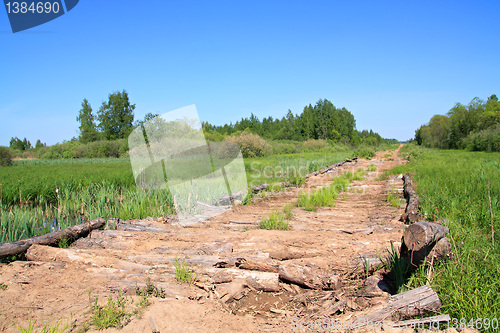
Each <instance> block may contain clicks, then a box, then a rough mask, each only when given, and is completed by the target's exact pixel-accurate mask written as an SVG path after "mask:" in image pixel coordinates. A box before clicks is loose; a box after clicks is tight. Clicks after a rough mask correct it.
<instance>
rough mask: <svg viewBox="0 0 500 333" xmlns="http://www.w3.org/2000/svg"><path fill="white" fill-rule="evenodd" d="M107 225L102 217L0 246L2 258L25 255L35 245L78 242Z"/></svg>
mask: <svg viewBox="0 0 500 333" xmlns="http://www.w3.org/2000/svg"><path fill="white" fill-rule="evenodd" d="M105 223H106V220H105V219H104V218H102V217H100V218H98V219H95V220H91V221H88V222H83V223H80V224H77V225H75V226H72V227H68V228H66V229H62V230H59V231H55V232H50V233H48V234H45V235H41V236H35V237H32V238H28V239H24V240H20V241H15V242H10V243H3V244H0V258H5V257H8V256H14V255H19V254H22V253H25V252H26V251H27V250H28V248H29V247H30V246H31V245H33V244H40V245H56V244H58V243H59V241H60V240H61V239H63V238H66V239H71V240H76V239H78V238H81V237H85V236H87V235H88V234H89V233H90V231H92V230H94V229H99V228H101V227H102V226H103V225H104V224H105Z"/></svg>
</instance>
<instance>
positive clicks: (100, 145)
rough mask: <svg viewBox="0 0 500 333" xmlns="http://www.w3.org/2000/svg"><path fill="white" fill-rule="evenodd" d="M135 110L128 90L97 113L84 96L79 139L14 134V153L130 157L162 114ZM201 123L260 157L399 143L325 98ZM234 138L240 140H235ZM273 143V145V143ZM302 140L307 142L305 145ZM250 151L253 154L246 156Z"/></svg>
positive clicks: (213, 136)
mask: <svg viewBox="0 0 500 333" xmlns="http://www.w3.org/2000/svg"><path fill="white" fill-rule="evenodd" d="M135 108H136V105H135V104H133V103H131V102H130V98H129V95H128V93H127V91H125V90H122V91H116V92H113V93H111V94H109V95H108V99H107V101H105V102H102V104H101V106H100V107H99V109H98V111H97V112H94V110H93V108H92V106H91V105H90V103H89V101H88V100H87V99H86V98H84V99H83V101H82V104H81V109H80V110H79V111H78V115H77V117H76V119H77V121H78V123H79V134H78V137H74V138H72V139H71V140H69V141H64V142H63V143H57V144H55V145H53V146H49V147H47V146H46V144H44V143H42V142H41V141H40V140H37V142H36V144H35V146H32V144H31V142H30V141H29V140H27V139H26V138H24V139H23V140H21V139H19V138H17V137H15V138H12V139H11V141H10V148H11V149H12V152H14V153H15V152H17V153H15V154H16V156H21V155H22V156H24V157H34V158H42V159H57V158H94V157H122V156H127V155H128V141H127V138H128V136H129V134H130V133H131V131H132V130H133V129H134V128H136V127H137V126H143V125H144V124H146V123H147V122H148V121H150V120H152V119H154V118H155V117H156V116H158V115H157V114H152V113H148V114H146V116H145V117H144V119H143V120H135V115H134V110H135ZM202 126H203V130H204V132H205V136H206V138H207V140H210V141H223V140H225V141H231V140H233V141H234V140H236V141H237V142H239V141H245V142H244V144H243V143H242V145H245V144H249V143H248V142H247V141H250V142H254V143H255V145H254V146H256V147H257V148H258V151H259V152H258V153H255V154H256V156H258V155H259V154H264V152H268V153H271V154H274V153H276V154H278V153H293V152H297V151H299V150H300V149H302V148H304V147H309V148H308V149H312V148H311V147H323V148H324V149H326V146H325V145H328V143H327V142H329V143H330V145H332V144H335V143H339V144H344V145H348V146H359V145H360V144H364V145H369V146H377V145H380V144H382V143H395V142H397V141H396V140H386V139H383V138H382V137H381V136H380V135H379V134H378V133H375V132H373V131H372V130H370V131H368V130H363V131H358V130H356V120H355V119H354V116H353V115H352V113H351V112H349V111H348V110H347V109H346V108H336V107H335V106H334V105H333V103H332V102H330V101H329V100H327V99H320V100H319V101H318V102H317V103H316V104H315V105H312V104H309V105H307V106H305V107H304V109H303V111H302V113H301V114H299V115H297V114H293V113H292V111H291V110H288V113H287V114H286V115H285V116H283V117H282V118H281V119H280V118H276V119H274V118H273V117H266V118H263V119H262V121H261V120H259V119H258V118H257V117H256V116H255V115H254V114H251V116H250V117H249V118H242V119H241V120H240V121H237V122H236V123H234V124H233V123H230V124H225V125H222V126H215V125H211V124H209V123H207V122H203V123H202ZM248 133H251V134H252V135H253V136H250V135H248ZM243 134H245V135H243ZM242 135H243V137H242ZM234 137H238V138H235V139H231V138H234ZM311 140H312V141H318V142H316V143H314V142H312V141H311ZM319 141H321V142H319ZM266 142H267V143H266ZM271 142H274V143H273V144H270V143H271ZM280 142H281V143H280ZM285 142H288V143H285ZM302 143H307V144H306V145H305V146H304V147H302ZM266 147H267V148H266ZM318 149H319V148H318ZM23 152H24V153H23ZM26 154H28V155H26ZM252 154H253V153H249V154H248V156H252Z"/></svg>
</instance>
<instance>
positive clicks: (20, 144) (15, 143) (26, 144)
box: [9, 137, 32, 150]
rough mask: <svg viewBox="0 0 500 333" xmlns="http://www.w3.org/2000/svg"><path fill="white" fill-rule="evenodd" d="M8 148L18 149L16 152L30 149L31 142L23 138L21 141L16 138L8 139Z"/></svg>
mask: <svg viewBox="0 0 500 333" xmlns="http://www.w3.org/2000/svg"><path fill="white" fill-rule="evenodd" d="M9 146H10V148H12V149H18V150H28V149H31V148H32V147H31V142H30V141H29V140H28V139H26V138H24V139H23V140H20V139H19V138H17V137H14V138H11V139H10V144H9Z"/></svg>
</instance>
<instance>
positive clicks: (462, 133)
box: [415, 95, 500, 151]
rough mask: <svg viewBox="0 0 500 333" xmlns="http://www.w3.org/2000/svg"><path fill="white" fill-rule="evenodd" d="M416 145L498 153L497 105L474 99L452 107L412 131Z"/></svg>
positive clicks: (493, 98)
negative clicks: (444, 113)
mask: <svg viewBox="0 0 500 333" xmlns="http://www.w3.org/2000/svg"><path fill="white" fill-rule="evenodd" d="M415 141H416V142H417V144H418V145H423V146H426V147H431V148H443V149H469V150H482V151H500V102H499V101H498V97H497V96H496V95H491V96H490V97H489V98H488V99H487V100H486V101H484V100H481V99H479V98H478V97H476V98H474V99H473V100H472V101H471V102H470V103H469V104H467V105H464V104H461V103H456V104H455V106H453V108H451V109H450V111H448V113H447V114H446V115H434V116H433V117H432V118H431V119H430V121H429V122H428V123H427V124H425V125H422V126H420V128H419V129H417V130H416V131H415Z"/></svg>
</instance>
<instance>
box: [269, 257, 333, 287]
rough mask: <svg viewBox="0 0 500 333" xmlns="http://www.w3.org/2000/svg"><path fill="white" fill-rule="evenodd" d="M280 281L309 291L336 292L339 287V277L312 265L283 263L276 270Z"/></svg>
mask: <svg viewBox="0 0 500 333" xmlns="http://www.w3.org/2000/svg"><path fill="white" fill-rule="evenodd" d="M278 273H279V277H280V279H281V280H282V281H284V282H288V283H293V284H296V285H298V286H300V287H304V288H310V289H323V290H336V289H338V288H340V286H341V280H340V276H339V275H337V274H330V273H329V272H326V271H324V270H323V269H321V268H319V267H316V266H314V265H307V266H306V265H299V264H295V263H292V262H284V263H282V264H281V265H280V266H279V268H278Z"/></svg>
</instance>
